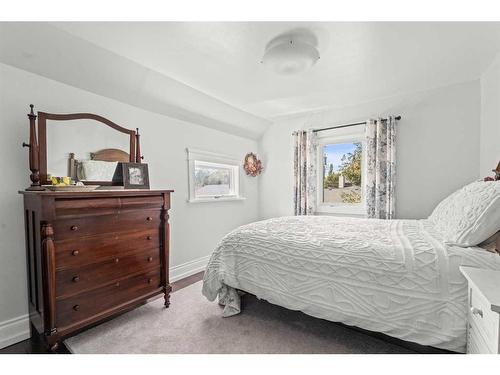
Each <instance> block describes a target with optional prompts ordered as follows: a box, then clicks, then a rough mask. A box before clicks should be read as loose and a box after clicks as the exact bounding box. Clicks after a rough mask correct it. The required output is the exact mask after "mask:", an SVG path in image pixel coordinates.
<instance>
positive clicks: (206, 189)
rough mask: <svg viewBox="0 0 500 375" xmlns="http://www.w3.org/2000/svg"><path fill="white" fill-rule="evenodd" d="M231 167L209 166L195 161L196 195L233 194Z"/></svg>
mask: <svg viewBox="0 0 500 375" xmlns="http://www.w3.org/2000/svg"><path fill="white" fill-rule="evenodd" d="M231 173H232V170H231V168H224V167H216V166H207V165H203V164H198V163H196V162H195V168H194V193H195V196H198V197H200V196H214V195H215V196H217V195H229V194H231Z"/></svg>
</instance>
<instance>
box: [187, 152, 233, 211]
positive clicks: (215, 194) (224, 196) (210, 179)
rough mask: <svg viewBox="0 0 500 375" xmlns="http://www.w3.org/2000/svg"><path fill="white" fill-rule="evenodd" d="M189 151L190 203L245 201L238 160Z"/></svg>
mask: <svg viewBox="0 0 500 375" xmlns="http://www.w3.org/2000/svg"><path fill="white" fill-rule="evenodd" d="M187 151H188V173H189V199H188V200H189V202H215V201H220V200H239V199H243V198H242V197H241V194H240V183H239V163H238V162H237V161H236V159H234V158H232V157H230V156H225V155H222V154H216V153H212V152H208V151H200V150H193V149H188V150H187Z"/></svg>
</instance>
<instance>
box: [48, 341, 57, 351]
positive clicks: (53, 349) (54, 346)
mask: <svg viewBox="0 0 500 375" xmlns="http://www.w3.org/2000/svg"><path fill="white" fill-rule="evenodd" d="M57 349H59V341H56V342H55V343H53V344H52V345H50V351H51V352H55V351H57Z"/></svg>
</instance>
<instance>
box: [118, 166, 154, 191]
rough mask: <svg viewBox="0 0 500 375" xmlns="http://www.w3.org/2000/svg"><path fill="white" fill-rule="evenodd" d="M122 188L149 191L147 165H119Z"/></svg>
mask: <svg viewBox="0 0 500 375" xmlns="http://www.w3.org/2000/svg"><path fill="white" fill-rule="evenodd" d="M121 167H122V176H123V187H124V188H125V189H149V172H148V165H147V164H144V163H121Z"/></svg>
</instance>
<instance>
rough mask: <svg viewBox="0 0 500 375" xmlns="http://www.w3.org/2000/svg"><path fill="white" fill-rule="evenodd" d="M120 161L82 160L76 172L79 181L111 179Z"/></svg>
mask: <svg viewBox="0 0 500 375" xmlns="http://www.w3.org/2000/svg"><path fill="white" fill-rule="evenodd" d="M117 165H118V162H116V161H100V160H82V161H79V162H78V165H77V169H76V173H77V177H78V180H79V181H111V180H112V179H113V175H114V174H115V171H116V167H117Z"/></svg>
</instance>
